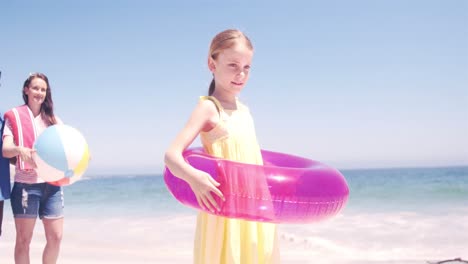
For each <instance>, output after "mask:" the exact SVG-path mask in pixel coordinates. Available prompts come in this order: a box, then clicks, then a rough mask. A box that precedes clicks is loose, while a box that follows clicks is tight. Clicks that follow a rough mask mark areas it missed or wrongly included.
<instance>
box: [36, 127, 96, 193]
mask: <svg viewBox="0 0 468 264" xmlns="http://www.w3.org/2000/svg"><path fill="white" fill-rule="evenodd" d="M34 149H35V150H36V155H35V162H36V165H37V168H36V171H37V175H38V176H39V177H41V178H42V179H43V180H45V181H47V182H50V183H52V184H54V185H59V186H62V185H68V184H72V183H74V182H76V181H77V180H79V179H80V178H81V176H82V175H83V174H84V172H85V171H86V169H87V168H88V162H89V149H88V143H86V140H85V138H84V137H83V135H82V134H81V133H80V132H79V131H78V130H76V129H75V128H73V127H71V126H68V125H53V126H50V127H48V128H46V129H45V130H44V132H42V134H40V135H39V137H38V138H37V139H36V142H35V143H34Z"/></svg>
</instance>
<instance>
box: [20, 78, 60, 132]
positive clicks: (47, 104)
mask: <svg viewBox="0 0 468 264" xmlns="http://www.w3.org/2000/svg"><path fill="white" fill-rule="evenodd" d="M35 78H39V79H42V80H44V82H45V83H46V84H47V92H46V97H45V99H44V102H43V103H42V105H41V116H42V118H43V119H44V120H45V122H46V124H47V125H48V126H51V125H55V124H57V120H56V119H55V115H54V102H53V101H52V91H51V89H50V85H49V79H48V78H47V76H45V74H43V73H31V74H29V77H28V78H27V79H26V81H24V84H23V100H24V103H25V104H28V95H26V93H25V92H24V89H25V88H26V87H29V85H30V84H31V82H32V80H34V79H35Z"/></svg>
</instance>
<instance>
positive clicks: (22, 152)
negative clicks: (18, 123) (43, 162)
mask: <svg viewBox="0 0 468 264" xmlns="http://www.w3.org/2000/svg"><path fill="white" fill-rule="evenodd" d="M34 152H35V151H34V150H33V149H30V148H25V147H19V146H16V145H15V143H14V142H13V137H12V136H9V135H5V136H4V138H3V147H2V155H3V157H5V158H8V159H10V158H13V157H17V156H19V157H21V159H22V160H23V161H25V162H28V163H29V164H31V165H32V166H33V167H36V163H35V162H34V159H33V154H34Z"/></svg>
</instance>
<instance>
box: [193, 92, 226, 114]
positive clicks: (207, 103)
mask: <svg viewBox="0 0 468 264" xmlns="http://www.w3.org/2000/svg"><path fill="white" fill-rule="evenodd" d="M199 105H200V107H203V108H205V109H206V110H209V111H216V112H221V111H222V109H223V107H222V106H221V103H220V102H219V101H218V100H217V99H216V98H215V97H213V96H207V95H204V96H200V98H199Z"/></svg>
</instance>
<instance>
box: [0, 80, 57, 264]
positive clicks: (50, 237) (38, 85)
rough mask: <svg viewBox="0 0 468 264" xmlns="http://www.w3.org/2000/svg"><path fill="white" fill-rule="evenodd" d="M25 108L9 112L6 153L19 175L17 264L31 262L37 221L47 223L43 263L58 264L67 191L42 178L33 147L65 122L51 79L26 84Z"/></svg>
mask: <svg viewBox="0 0 468 264" xmlns="http://www.w3.org/2000/svg"><path fill="white" fill-rule="evenodd" d="M22 92H23V100H24V103H25V104H24V105H21V106H18V107H15V108H13V109H11V110H9V111H8V112H6V113H5V122H6V125H5V128H4V131H3V134H2V138H3V146H2V154H3V156H4V157H5V158H16V173H15V181H14V185H13V189H12V191H11V207H12V209H13V215H14V217H15V226H16V245H15V263H29V245H30V243H31V239H32V236H33V231H34V226H35V223H36V219H37V217H38V216H39V218H40V219H42V222H43V224H44V230H45V235H46V240H47V244H46V246H45V248H44V253H43V262H44V263H56V262H57V259H58V255H59V250H60V244H61V240H62V232H63V207H64V205H63V190H62V187H60V186H54V185H51V184H49V183H47V182H44V180H42V179H41V178H39V177H38V175H37V172H36V163H35V161H34V158H33V157H34V154H35V152H36V151H35V150H34V149H33V144H34V142H35V140H36V138H37V137H38V136H39V135H40V134H41V133H42V132H43V131H44V130H45V129H46V128H47V127H49V126H51V125H55V124H58V123H61V122H60V120H58V118H56V117H55V115H54V104H53V100H52V93H51V89H50V85H49V79H48V78H47V76H45V75H44V74H42V73H33V74H30V75H29V76H28V78H27V79H26V81H25V82H24V84H23V90H22Z"/></svg>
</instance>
